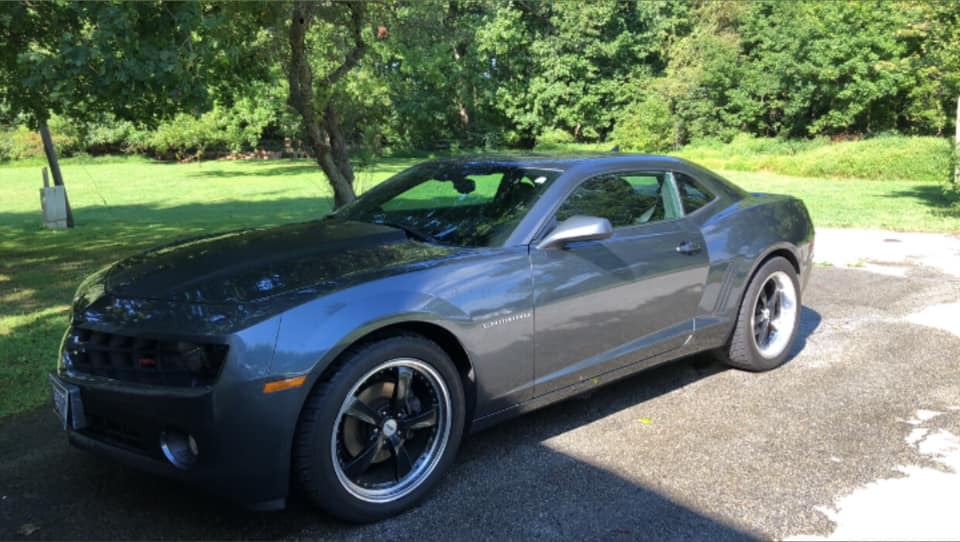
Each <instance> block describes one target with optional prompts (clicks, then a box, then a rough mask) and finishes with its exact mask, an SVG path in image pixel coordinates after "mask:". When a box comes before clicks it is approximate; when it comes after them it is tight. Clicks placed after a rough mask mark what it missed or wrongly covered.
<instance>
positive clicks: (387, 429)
mask: <svg viewBox="0 0 960 542" xmlns="http://www.w3.org/2000/svg"><path fill="white" fill-rule="evenodd" d="M396 432H397V420H394V419H393V418H390V419H388V420H387V421H385V422H383V436H385V437H387V438H390V437H392V436H393V435H394V434H396Z"/></svg>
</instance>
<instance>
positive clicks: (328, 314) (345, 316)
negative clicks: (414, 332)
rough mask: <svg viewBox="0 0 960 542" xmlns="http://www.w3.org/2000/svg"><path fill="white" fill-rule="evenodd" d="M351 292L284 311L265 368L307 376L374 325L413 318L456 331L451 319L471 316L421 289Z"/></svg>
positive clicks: (317, 372)
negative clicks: (371, 292) (365, 294)
mask: <svg viewBox="0 0 960 542" xmlns="http://www.w3.org/2000/svg"><path fill="white" fill-rule="evenodd" d="M355 295H356V294H350V293H347V292H343V293H342V295H337V296H331V297H329V298H324V299H322V300H318V301H315V302H312V303H307V304H305V305H302V306H300V307H297V308H295V309H293V310H290V311H288V312H287V313H285V314H284V315H283V320H282V322H281V324H280V330H279V333H278V335H277V348H276V353H275V355H274V358H273V364H272V366H271V368H270V373H271V374H274V375H300V374H309V375H310V378H309V380H311V381H312V380H314V379H315V378H317V377H318V376H319V375H320V374H322V373H323V371H325V370H326V369H327V367H329V366H330V364H331V363H332V362H333V361H334V360H335V359H336V358H337V356H339V355H340V354H341V353H343V351H344V350H346V349H347V348H348V347H349V346H350V345H351V344H353V343H354V342H356V341H357V340H359V339H360V338H362V337H364V336H365V335H368V334H369V333H371V332H373V331H376V330H377V329H380V328H383V327H386V326H389V325H392V324H397V323H402V322H411V321H418V322H429V323H432V324H435V325H438V326H440V327H443V328H445V329H447V330H448V331H451V332H452V333H454V334H456V330H455V329H451V328H452V327H454V326H452V325H451V322H459V323H461V325H462V324H466V323H467V322H469V320H470V319H469V317H468V316H467V315H466V314H465V313H464V312H463V311H461V310H460V309H459V308H457V307H455V306H453V305H452V304H450V303H449V302H447V301H445V300H443V299H440V298H437V297H435V296H431V295H427V294H424V293H422V292H415V291H398V292H391V293H386V294H379V293H378V294H370V295H367V296H364V297H353V296H355ZM348 299H349V301H348ZM438 315H443V316H442V317H440V316H438ZM468 354H469V352H468Z"/></svg>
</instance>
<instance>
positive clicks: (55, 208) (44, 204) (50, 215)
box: [40, 186, 67, 229]
mask: <svg viewBox="0 0 960 542" xmlns="http://www.w3.org/2000/svg"><path fill="white" fill-rule="evenodd" d="M40 207H41V208H42V209H43V225H44V226H46V227H48V228H51V229H64V228H66V227H67V189H66V187H64V186H47V187H44V188H41V189H40Z"/></svg>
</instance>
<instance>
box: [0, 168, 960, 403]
mask: <svg viewBox="0 0 960 542" xmlns="http://www.w3.org/2000/svg"><path fill="white" fill-rule="evenodd" d="M417 161H419V159H384V160H383V161H381V162H380V163H378V164H376V165H375V166H371V167H368V168H366V169H364V170H362V171H360V172H358V185H359V187H360V188H361V189H363V188H368V187H370V186H372V185H374V184H375V183H377V182H379V181H381V180H383V179H384V178H386V177H387V176H389V175H391V174H393V173H396V172H397V171H399V170H401V169H403V168H405V167H407V166H409V165H411V164H413V163H415V162H417ZM63 171H64V176H65V178H66V181H67V186H68V189H69V196H70V201H71V203H72V205H73V208H74V211H75V215H76V221H77V227H76V228H75V229H73V230H69V231H49V230H45V229H44V228H43V227H42V226H41V224H40V212H39V194H38V188H39V186H40V165H39V164H36V163H31V164H30V165H9V164H7V165H0V417H3V416H5V415H10V414H14V413H17V412H22V411H24V410H27V409H30V408H33V407H36V406H38V405H40V404H42V403H43V402H44V401H46V400H47V387H46V386H47V384H46V380H45V376H44V375H45V373H46V372H47V371H48V370H50V369H51V368H52V367H53V366H54V363H55V357H56V350H57V343H58V341H59V339H60V337H61V335H62V333H63V331H64V329H65V327H66V324H67V308H68V304H69V302H70V299H71V297H72V295H73V290H74V288H75V287H76V285H77V283H78V282H79V281H80V280H81V279H82V278H83V277H84V276H85V275H87V274H88V273H90V272H92V271H94V270H95V269H97V268H99V267H100V266H103V265H105V264H107V263H109V262H111V261H113V260H116V259H117V258H120V257H122V256H125V255H127V254H131V253H133V252H135V251H138V250H141V249H144V248H147V247H149V246H153V245H157V244H160V243H164V242H167V241H171V240H173V239H176V238H179V237H184V236H190V235H196V234H199V233H203V232H212V231H218V230H226V229H232V228H238V227H244V226H260V225H268V224H277V223H283V222H294V221H300V220H306V219H309V218H312V217H316V216H320V215H322V214H323V213H324V212H326V211H327V210H328V209H329V208H330V204H331V198H330V191H329V189H328V188H327V186H326V183H325V181H324V179H323V176H322V175H321V174H320V173H319V171H318V170H317V169H316V167H315V166H314V165H313V163H312V162H310V161H308V160H299V161H294V160H284V161H261V162H252V161H251V162H226V161H218V162H203V163H199V164H197V163H192V164H165V163H156V162H152V161H148V160H144V159H138V158H131V159H111V160H105V161H100V160H93V161H90V160H87V161H70V160H67V161H65V163H64V166H63ZM725 175H726V176H727V177H729V178H730V179H732V180H734V181H736V182H738V183H739V184H740V185H741V186H743V187H744V188H746V189H748V190H751V191H769V192H780V193H789V194H795V195H797V196H799V197H801V198H803V199H804V200H805V201H806V202H807V205H808V206H809V208H810V210H811V213H812V215H813V218H814V221H815V222H816V224H817V225H818V226H840V227H845V226H846V227H864V228H889V229H897V230H912V231H947V232H960V212H957V211H956V210H950V208H948V207H946V204H945V203H942V201H941V199H940V188H939V187H938V186H937V185H936V184H934V183H927V182H916V181H855V180H849V179H844V180H838V179H808V178H797V177H785V176H779V175H772V174H763V173H739V172H726V173H725Z"/></svg>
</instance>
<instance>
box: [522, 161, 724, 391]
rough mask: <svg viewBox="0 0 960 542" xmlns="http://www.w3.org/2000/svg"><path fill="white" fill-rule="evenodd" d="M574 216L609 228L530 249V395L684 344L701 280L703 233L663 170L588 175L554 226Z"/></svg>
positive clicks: (704, 259) (704, 273) (703, 274)
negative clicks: (601, 235) (608, 233)
mask: <svg viewBox="0 0 960 542" xmlns="http://www.w3.org/2000/svg"><path fill="white" fill-rule="evenodd" d="M573 215H588V216H601V217H605V218H607V219H609V220H610V222H611V224H612V225H613V227H614V233H613V236H612V237H611V238H609V239H605V240H602V241H586V242H579V243H571V244H568V245H566V246H565V247H562V248H547V249H538V248H536V247H531V249H530V250H531V253H530V258H531V266H532V271H533V283H534V327H535V329H534V340H535V373H536V383H535V390H534V393H535V394H536V395H543V394H545V393H550V392H552V391H555V390H558V389H561V388H563V387H566V386H569V385H571V384H575V383H577V382H579V381H581V380H584V379H589V378H594V377H596V376H598V375H601V374H603V373H604V372H607V371H609V370H613V369H616V368H619V367H622V366H624V365H627V364H631V363H634V362H637V361H641V360H643V359H645V358H648V357H650V356H654V355H657V354H660V353H663V352H665V351H668V350H671V349H675V348H678V347H680V346H681V345H683V344H684V343H685V342H686V341H687V340H688V339H689V338H690V336H691V334H692V333H693V322H694V316H695V313H696V310H697V306H698V305H699V303H700V298H701V295H702V293H703V287H704V283H705V281H706V277H707V271H708V257H707V253H706V248H705V246H704V241H703V237H702V236H701V234H700V231H699V229H697V228H696V227H695V226H693V225H692V224H690V223H689V221H687V220H685V219H684V218H683V209H682V206H681V204H680V200H679V196H678V193H677V189H676V185H675V183H674V180H673V176H672V174H671V173H670V172H668V171H635V172H621V173H615V174H609V173H608V174H602V175H598V176H595V177H592V178H590V179H587V180H585V181H584V182H582V183H581V184H580V185H579V186H578V187H576V188H575V189H574V190H573V191H572V192H571V193H570V194H569V196H567V198H566V199H565V201H564V202H563V203H562V204H561V206H560V207H559V209H558V210H557V211H556V213H555V216H554V221H553V223H554V224H556V223H559V222H560V221H562V220H564V219H566V218H568V217H570V216H573Z"/></svg>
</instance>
